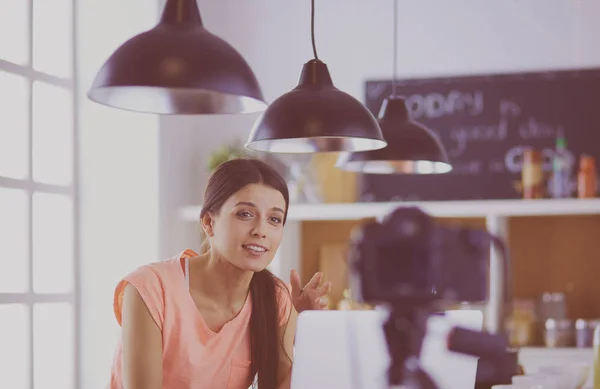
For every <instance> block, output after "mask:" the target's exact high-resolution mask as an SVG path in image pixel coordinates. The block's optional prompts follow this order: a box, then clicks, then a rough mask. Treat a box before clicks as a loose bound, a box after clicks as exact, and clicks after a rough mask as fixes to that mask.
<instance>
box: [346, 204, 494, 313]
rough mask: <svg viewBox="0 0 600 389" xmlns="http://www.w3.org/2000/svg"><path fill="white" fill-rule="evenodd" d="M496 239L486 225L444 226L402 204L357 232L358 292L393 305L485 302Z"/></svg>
mask: <svg viewBox="0 0 600 389" xmlns="http://www.w3.org/2000/svg"><path fill="white" fill-rule="evenodd" d="M491 244H492V241H491V237H490V235H489V234H488V233H487V231H485V230H478V229H473V228H466V227H463V226H459V225H443V224H439V223H437V222H436V221H435V220H434V219H433V218H432V217H430V216H429V215H427V214H426V213H424V212H423V211H421V210H420V209H418V208H413V207H400V208H397V209H396V210H394V211H393V212H392V213H391V214H389V215H388V216H387V217H386V219H385V220H383V222H381V223H377V222H376V223H368V224H366V225H364V226H362V228H361V229H359V230H358V231H355V233H354V234H353V236H352V244H351V249H350V253H349V262H350V266H351V269H352V271H351V272H350V274H351V275H350V282H351V287H352V291H353V294H354V295H355V297H356V299H357V300H361V301H365V302H369V303H387V304H392V305H395V304H403V305H405V304H415V305H436V303H458V302H470V303H481V302H485V301H486V300H487V298H488V278H489V257H490V247H491Z"/></svg>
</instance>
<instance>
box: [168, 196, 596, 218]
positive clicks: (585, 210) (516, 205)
mask: <svg viewBox="0 0 600 389" xmlns="http://www.w3.org/2000/svg"><path fill="white" fill-rule="evenodd" d="M400 206H414V207H419V208H421V209H422V210H423V211H425V212H427V213H429V214H431V215H432V216H437V217H454V218H463V217H511V216H558V215H596V214H600V198H595V199H539V200H473V201H422V202H379V203H329V204H292V205H291V206H290V209H289V214H288V221H319V220H327V221H334V220H359V219H365V218H377V217H380V216H384V215H386V214H387V213H389V212H390V211H391V210H393V209H394V208H396V207H400ZM199 214H200V208H199V207H196V206H191V207H185V208H183V209H181V211H180V215H179V216H180V219H181V220H184V221H197V220H198V215H199Z"/></svg>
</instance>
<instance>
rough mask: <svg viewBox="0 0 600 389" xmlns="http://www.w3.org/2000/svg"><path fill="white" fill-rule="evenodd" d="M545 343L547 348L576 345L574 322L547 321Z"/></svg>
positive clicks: (567, 320)
mask: <svg viewBox="0 0 600 389" xmlns="http://www.w3.org/2000/svg"><path fill="white" fill-rule="evenodd" d="M545 328H546V331H545V333H544V343H545V344H546V347H552V348H554V347H572V346H573V345H574V343H575V342H574V331H573V321H572V320H569V319H547V320H546V323H545Z"/></svg>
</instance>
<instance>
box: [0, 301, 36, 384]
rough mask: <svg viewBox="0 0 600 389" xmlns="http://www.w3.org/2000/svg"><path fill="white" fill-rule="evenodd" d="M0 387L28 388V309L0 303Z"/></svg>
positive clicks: (24, 306) (18, 305) (22, 306)
mask: <svg viewBox="0 0 600 389" xmlns="http://www.w3.org/2000/svg"><path fill="white" fill-rule="evenodd" d="M0 323H2V331H0V366H2V367H1V368H0V388H11V389H12V388H15V389H29V377H30V373H29V369H30V362H29V345H30V343H29V309H28V308H27V306H26V305H24V304H0Z"/></svg>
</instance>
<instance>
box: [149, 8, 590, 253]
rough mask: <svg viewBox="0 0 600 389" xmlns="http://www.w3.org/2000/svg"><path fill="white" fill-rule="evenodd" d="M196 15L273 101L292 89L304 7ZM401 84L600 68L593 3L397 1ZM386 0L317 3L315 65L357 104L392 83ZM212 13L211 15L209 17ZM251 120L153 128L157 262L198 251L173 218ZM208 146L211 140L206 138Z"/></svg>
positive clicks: (175, 121) (196, 195) (306, 20)
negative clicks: (213, 155) (214, 156)
mask: <svg viewBox="0 0 600 389" xmlns="http://www.w3.org/2000/svg"><path fill="white" fill-rule="evenodd" d="M207 2H208V0H201V1H200V6H201V12H203V17H204V22H205V24H206V25H207V27H208V28H209V29H211V30H212V31H213V32H215V33H217V34H218V35H220V36H221V37H222V38H224V39H226V40H227V41H228V42H229V43H231V44H232V45H233V46H234V47H235V48H236V49H238V50H239V51H240V52H241V53H242V55H243V56H244V57H245V58H246V60H247V61H248V62H249V63H250V66H251V67H252V68H253V69H254V71H255V73H256V75H257V77H258V79H259V82H260V84H261V86H262V89H263V92H264V94H265V97H266V98H267V99H268V101H272V100H273V99H275V98H276V97H277V96H279V95H281V94H282V93H285V92H287V91H289V90H290V89H291V88H293V87H294V86H295V84H296V82H297V79H298V75H299V73H300V70H301V67H302V64H303V63H305V62H306V61H308V60H309V59H311V58H312V49H311V42H310V1H309V0H303V1H301V0H294V1H281V0H244V1H234V0H228V1H222V4H220V5H219V6H218V11H217V10H216V8H215V7H214V6H213V7H205V6H203V5H204V4H203V3H207ZM398 8H399V17H398V20H399V27H398V32H399V38H398V49H399V50H400V55H399V60H398V74H399V76H400V77H406V78H408V77H427V76H437V75H464V74H477V73H498V72H516V71H524V70H543V69H561V68H572V67H582V66H593V65H598V64H600V50H599V49H598V47H600V25H598V23H597V19H598V16H599V15H600V2H597V1H590V0H583V1H571V0H556V1H552V4H551V5H549V2H548V1H547V0H527V1H522V0H486V1H481V0H451V1H448V0H419V1H414V0H399V4H398ZM392 10H393V1H392V0H370V1H365V0H317V1H316V28H315V29H316V37H317V49H318V53H319V57H320V58H321V59H322V60H323V61H324V62H325V63H326V64H327V65H328V66H329V70H330V72H331V74H332V78H333V81H334V83H335V85H336V86H337V87H338V88H340V89H342V90H344V91H346V92H348V93H350V94H352V95H353V96H355V97H356V98H358V99H359V100H361V101H364V99H363V94H364V86H363V85H364V82H365V81H366V80H368V79H380V78H388V79H389V78H391V75H392V42H393V40H392V39H393V37H392V33H393V25H392V22H393V13H392ZM211 11H214V12H211ZM256 118H257V115H245V116H220V117H211V118H207V117H201V118H194V117H186V118H181V117H179V118H167V119H163V120H161V155H163V156H164V155H166V154H167V153H168V154H169V155H170V156H171V158H170V159H169V161H168V163H167V162H166V161H165V160H164V159H163V160H162V164H161V166H162V177H163V182H170V183H171V184H172V185H170V186H169V188H168V192H169V195H168V202H166V203H163V206H164V210H163V212H164V215H165V219H164V220H165V221H166V222H165V223H162V224H161V225H162V226H163V227H164V228H165V229H168V231H165V233H163V234H161V242H162V246H161V247H162V250H161V254H163V255H171V254H172V253H174V252H177V251H179V250H180V249H182V247H183V246H190V245H193V244H195V242H196V241H197V225H196V224H195V223H183V222H181V221H178V220H177V218H176V213H177V208H178V207H180V206H185V205H198V204H199V203H200V202H201V192H202V190H203V189H204V185H205V181H206V177H207V173H206V168H205V166H206V164H205V160H206V157H207V154H208V153H209V152H210V151H211V150H213V149H214V148H215V147H216V146H217V145H218V144H221V143H222V142H224V141H228V140H230V139H232V138H239V139H241V140H245V139H246V137H247V136H248V133H249V131H250V128H251V126H252V123H253V121H254V120H255V119H256ZM209 137H210V138H209Z"/></svg>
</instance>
